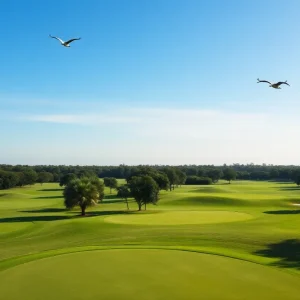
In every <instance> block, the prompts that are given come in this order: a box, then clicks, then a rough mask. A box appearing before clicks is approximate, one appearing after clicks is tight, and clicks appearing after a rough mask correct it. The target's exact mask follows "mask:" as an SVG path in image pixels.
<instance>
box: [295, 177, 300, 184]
mask: <svg viewBox="0 0 300 300" xmlns="http://www.w3.org/2000/svg"><path fill="white" fill-rule="evenodd" d="M294 181H295V183H296V184H297V185H300V175H298V176H297V178H295V179H294Z"/></svg>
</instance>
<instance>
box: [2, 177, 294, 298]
mask: <svg viewBox="0 0 300 300" xmlns="http://www.w3.org/2000/svg"><path fill="white" fill-rule="evenodd" d="M105 192H106V198H105V199H104V201H103V203H101V204H99V205H97V206H95V207H92V208H89V209H88V210H87V213H88V216H86V217H79V216H78V213H79V210H75V211H66V210H65V209H64V207H63V198H62V188H61V187H59V185H58V184H54V183H53V184H43V185H42V186H41V185H40V184H38V185H35V186H32V187H24V188H16V189H12V190H5V191H3V190H2V191H0V289H1V291H2V292H1V295H2V296H3V297H4V298H5V299H20V298H22V299H25V300H27V299H41V298H43V299H55V298H57V299H60V298H61V299H66V300H68V299H94V298H93V297H97V298H100V297H102V298H103V299H118V298H120V297H119V296H118V294H117V293H118V292H120V293H121V292H122V294H123V295H124V297H122V299H129V298H130V299H166V298H170V299H201V298H199V297H200V296H201V295H202V297H203V299H235V298H234V296H233V295H234V293H236V295H238V296H237V297H236V299H241V298H242V299H253V298H260V299H299V298H300V296H299V295H300V293H299V289H298V287H297V286H300V208H299V207H297V206H293V205H292V204H294V203H300V189H299V188H298V187H297V186H296V185H295V184H292V183H276V182H250V181H237V182H233V183H232V184H226V182H220V183H219V184H216V185H212V186H182V187H180V188H176V189H175V190H174V191H172V192H169V191H163V192H161V197H160V201H159V203H158V205H156V206H150V205H149V206H148V211H147V212H137V205H136V203H135V202H134V201H133V200H132V199H131V200H130V203H129V206H130V210H131V211H130V212H127V209H126V204H125V203H124V202H123V201H122V200H120V199H117V198H116V192H115V191H114V190H113V192H112V194H110V193H109V189H106V191H105ZM113 248H119V249H118V250H112V249H113ZM120 248H123V249H120ZM138 248H140V250H137V249H138ZM141 248H142V249H143V250H141ZM154 248H156V250H154ZM99 249H106V250H105V251H91V250H99ZM170 249H177V250H187V251H189V252H187V251H184V252H183V251H171V250H170ZM86 250H89V251H86ZM78 251H80V253H73V254H69V253H72V252H78ZM82 251H83V252H82ZM191 251H193V253H192V252H191ZM62 253H64V255H58V254H62ZM203 253H210V254H215V255H204V254H203ZM39 258H44V259H39ZM232 258H238V259H239V260H236V259H232ZM25 262H28V263H26V264H23V263H25ZM253 262H254V263H253ZM1 270H2V271H1ZM54 275H55V276H54ZM58 275H59V276H58ZM77 275H78V276H77ZM171 275H172V276H173V277H172V276H171ZM35 276H36V279H34V278H35ZM64 277H67V278H66V279H67V280H66V281H65V280H64ZM169 277H170V278H169ZM29 278H32V279H30V280H29ZM166 278H168V280H166ZM171 278H173V279H172V280H171ZM24 279H26V280H24ZM73 280H74V281H73ZM80 280H84V287H85V288H84V289H81V288H79V283H78V282H79V281H80ZM31 284H33V285H32V288H31ZM16 286H18V287H20V288H18V289H16V288H15V287H16ZM26 287H28V289H27V290H28V291H29V292H28V293H27V294H26V293H25V292H22V289H25V288H26ZM215 287H216V288H215ZM118 289H119V290H118ZM222 291H223V292H222ZM21 292H22V293H21ZM82 292H84V295H85V296H84V297H83V296H80V295H83V294H81V293H82ZM254 292H256V294H253V293H254ZM18 293H19V294H18ZM55 293H60V295H61V297H59V296H58V295H57V294H55ZM41 294H42V295H43V297H41ZM68 295H69V298H68ZM72 295H73V296H74V295H76V296H78V297H77V298H76V297H75V296H74V297H73V296H72ZM132 295H134V296H132ZM199 295H200V296H199ZM204 295H205V296H204ZM220 295H222V297H221V298H220ZM241 295H244V298H243V296H241ZM296 296H298V298H296ZM46 297H49V298H46ZM126 297H127V298H126ZM226 297H227V298H226Z"/></svg>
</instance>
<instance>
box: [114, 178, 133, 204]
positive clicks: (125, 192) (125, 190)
mask: <svg viewBox="0 0 300 300" xmlns="http://www.w3.org/2000/svg"><path fill="white" fill-rule="evenodd" d="M117 191H118V194H117V197H119V198H122V199H124V200H125V202H126V205H127V210H129V205H128V198H129V197H132V196H131V193H130V190H129V187H128V185H127V184H124V185H121V186H119V187H117Z"/></svg>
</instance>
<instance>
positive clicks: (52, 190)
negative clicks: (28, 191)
mask: <svg viewBox="0 0 300 300" xmlns="http://www.w3.org/2000/svg"><path fill="white" fill-rule="evenodd" d="M63 190H64V189H41V190H37V191H38V192H58V191H63Z"/></svg>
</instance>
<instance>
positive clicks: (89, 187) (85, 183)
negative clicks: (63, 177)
mask: <svg viewBox="0 0 300 300" xmlns="http://www.w3.org/2000/svg"><path fill="white" fill-rule="evenodd" d="M63 195H64V204H65V206H66V208H73V207H76V206H79V207H80V208H81V215H82V216H84V215H85V210H86V208H87V207H88V206H91V205H95V204H96V202H97V201H98V199H99V187H98V186H97V184H96V183H95V181H94V179H92V178H89V177H82V178H76V179H73V180H71V181H70V182H68V184H67V185H66V186H65V189H64V192H63Z"/></svg>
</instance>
